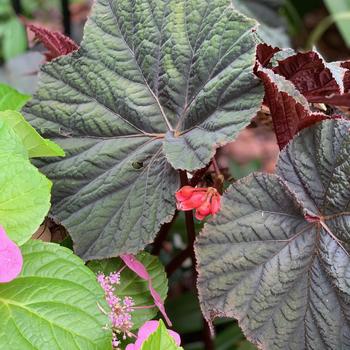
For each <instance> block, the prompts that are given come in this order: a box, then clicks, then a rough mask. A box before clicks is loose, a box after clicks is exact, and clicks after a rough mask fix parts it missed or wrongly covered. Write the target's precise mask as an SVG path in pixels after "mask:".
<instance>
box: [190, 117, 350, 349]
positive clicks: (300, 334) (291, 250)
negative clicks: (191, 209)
mask: <svg viewBox="0 0 350 350" xmlns="http://www.w3.org/2000/svg"><path fill="white" fill-rule="evenodd" d="M349 128H350V122H348V121H344V120H338V121H325V122H322V123H318V124H317V125H316V126H314V127H312V128H308V129H305V130H304V131H302V132H301V133H300V134H299V135H298V136H297V137H296V138H295V139H294V140H293V141H292V142H291V143H290V144H288V146H287V147H286V148H285V149H284V150H283V151H282V152H281V155H280V158H279V161H278V166H277V175H267V174H254V175H251V176H249V177H247V178H245V179H242V180H240V181H238V182H237V183H235V184H234V185H232V186H231V187H230V189H229V190H228V191H227V192H226V193H225V195H224V202H223V208H222V211H221V212H220V213H219V214H218V216H217V218H216V219H215V220H213V222H211V223H208V224H207V225H206V226H205V228H204V230H203V232H202V234H201V235H200V237H199V239H198V241H197V243H196V255H197V259H198V270H199V280H198V287H199V293H200V300H201V305H202V309H203V311H204V314H205V315H206V317H207V318H208V319H213V318H214V317H217V316H224V315H225V316H229V317H234V318H237V319H238V321H239V323H240V326H241V327H242V329H243V331H244V333H245V335H246V336H247V338H248V339H249V340H251V341H252V342H253V343H255V344H257V345H258V347H259V348H260V349H269V350H275V349H276V350H277V349H288V350H304V349H305V350H306V349H347V348H348V347H349V346H350V340H349V339H350V337H349V335H350V326H349V322H348V319H349V316H350V302H349V295H350V284H349V279H348V277H347V274H348V270H349V266H350V265H349V264H350V258H349V251H350V249H349V247H350V245H349V243H350V237H349V227H350V214H349V212H350V211H349V209H350V207H349V206H350V204H349V203H350V190H349V177H350V161H349V159H350V158H349V154H350V134H349Z"/></svg>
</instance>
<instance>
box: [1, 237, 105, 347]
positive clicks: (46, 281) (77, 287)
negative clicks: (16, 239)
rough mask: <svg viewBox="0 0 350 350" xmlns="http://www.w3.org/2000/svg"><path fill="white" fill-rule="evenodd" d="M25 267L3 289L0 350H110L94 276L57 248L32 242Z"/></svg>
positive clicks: (25, 255)
mask: <svg viewBox="0 0 350 350" xmlns="http://www.w3.org/2000/svg"><path fill="white" fill-rule="evenodd" d="M22 253H23V259H24V266H23V270H22V273H21V275H20V276H19V277H18V278H17V279H15V280H14V281H12V282H10V283H7V284H4V285H0V313H1V318H0V348H2V349H7V350H18V349H23V350H27V349H28V350H29V349H37V350H47V349H50V350H61V349H69V350H108V349H111V339H112V335H111V331H110V330H107V329H106V328H105V325H106V324H108V318H107V317H106V315H104V314H103V313H102V312H101V311H100V309H99V307H98V305H100V306H101V307H106V305H105V301H104V299H103V290H102V289H101V288H100V286H99V285H98V283H97V281H96V278H95V275H94V274H93V273H92V272H91V271H90V270H89V269H88V268H87V267H85V266H84V264H83V262H82V261H81V260H80V259H79V258H78V257H76V256H74V255H73V253H72V251H70V250H68V249H66V248H62V247H60V246H58V245H56V244H51V243H44V242H41V241H29V242H28V243H26V244H25V245H23V246H22Z"/></svg>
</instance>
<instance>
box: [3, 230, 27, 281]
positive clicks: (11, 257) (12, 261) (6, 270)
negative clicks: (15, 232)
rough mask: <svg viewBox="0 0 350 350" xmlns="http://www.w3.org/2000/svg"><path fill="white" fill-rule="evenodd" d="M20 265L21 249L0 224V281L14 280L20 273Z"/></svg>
mask: <svg viewBox="0 0 350 350" xmlns="http://www.w3.org/2000/svg"><path fill="white" fill-rule="evenodd" d="M22 266H23V258H22V254H21V250H20V249H19V248H18V246H17V245H16V244H15V243H14V242H12V241H11V240H10V238H8V237H7V235H6V232H5V230H4V229H3V228H2V227H1V226H0V283H7V282H11V281H12V280H14V279H15V278H16V277H17V276H18V275H19V274H20V272H21V270H22Z"/></svg>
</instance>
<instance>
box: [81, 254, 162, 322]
mask: <svg viewBox="0 0 350 350" xmlns="http://www.w3.org/2000/svg"><path fill="white" fill-rule="evenodd" d="M137 259H138V260H139V261H141V262H142V263H143V264H144V266H145V267H146V269H147V271H148V273H149V275H150V276H151V279H152V285H153V287H154V288H155V290H156V291H157V292H158V293H159V294H160V296H161V297H162V298H163V300H165V299H166V297H167V293H168V280H167V277H166V274H165V272H164V267H163V265H162V263H161V262H160V261H159V259H158V258H157V257H156V256H152V255H150V254H148V253H146V252H141V253H139V254H138V255H137ZM88 266H89V267H90V268H91V269H92V270H93V271H94V272H96V273H98V272H103V273H105V274H110V273H111V272H115V271H119V270H120V269H121V268H122V267H123V266H125V264H124V263H123V261H122V260H121V259H120V258H113V259H108V260H99V261H91V262H89V264H88ZM120 278H121V283H120V285H118V286H116V289H115V293H116V295H117V296H118V297H120V298H124V297H125V296H129V297H132V298H133V300H134V301H135V306H150V305H153V304H154V301H153V298H152V296H151V294H150V291H149V287H148V282H147V281H145V280H143V279H141V278H140V277H138V276H137V275H136V274H135V272H133V271H131V270H130V269H128V268H126V269H124V270H123V271H122V272H121V274H120ZM157 313H158V309H157V308H156V307H154V308H149V309H136V310H135V311H133V312H132V321H133V323H134V327H133V329H138V328H140V327H141V326H142V325H143V324H144V323H145V322H146V321H148V320H150V319H151V318H153V317H155V316H156V315H157Z"/></svg>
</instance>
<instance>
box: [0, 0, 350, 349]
mask: <svg viewBox="0 0 350 350" xmlns="http://www.w3.org/2000/svg"><path fill="white" fill-rule="evenodd" d="M232 1H233V4H234V6H236V7H237V9H239V10H240V11H241V12H243V13H245V14H246V15H248V16H251V17H254V18H256V19H257V20H258V21H259V22H260V24H261V25H260V27H259V30H258V34H259V36H260V37H261V38H262V40H265V41H267V42H269V43H271V44H272V45H276V46H280V47H293V48H295V49H299V50H307V49H310V48H316V49H317V50H318V51H319V52H320V53H321V54H322V55H323V56H324V57H325V58H326V59H327V60H330V61H337V60H343V59H347V58H349V57H350V0H232ZM91 3H92V1H90V0H0V81H1V82H6V83H9V84H11V85H12V86H14V87H16V88H17V89H19V90H20V91H22V92H25V93H33V92H34V91H35V87H36V79H37V72H38V70H39V67H40V64H42V62H43V56H42V55H41V54H40V53H38V51H39V52H40V51H42V50H43V47H41V45H40V44H38V43H36V42H35V41H34V36H33V35H32V33H29V32H27V30H26V28H25V25H26V24H28V23H34V24H39V25H42V26H45V27H47V28H48V29H51V30H58V31H61V32H63V33H65V34H66V35H69V36H71V37H72V38H73V40H75V41H76V42H77V43H79V42H80V40H81V38H82V32H83V26H84V23H85V21H86V18H87V16H88V14H89V11H90V8H91ZM278 152H279V150H278V147H277V144H276V140H275V136H274V132H273V129H272V126H271V120H270V118H269V115H268V112H267V113H265V112H264V111H261V112H260V113H259V115H258V116H257V117H256V118H255V119H254V120H253V122H252V123H251V125H250V126H249V127H248V128H247V129H245V130H243V131H242V133H241V134H240V135H239V137H238V139H237V140H236V141H235V142H233V143H230V144H228V145H226V146H224V147H223V148H221V149H220V150H218V154H217V160H218V163H219V165H220V168H221V170H222V171H223V173H224V174H225V177H226V180H227V183H230V182H231V181H235V180H237V179H239V178H241V177H244V176H246V175H248V174H249V173H251V172H254V171H266V172H274V169H275V163H276V158H277V156H278ZM210 171H212V169H209V173H210ZM174 220H175V221H174V223H173V225H172V228H171V231H170V234H168V235H167V238H166V240H165V241H162V240H160V239H159V237H158V239H156V241H155V243H154V244H153V245H151V246H150V247H149V251H150V252H153V253H154V254H159V255H160V257H161V259H162V261H163V263H164V265H166V266H167V272H168V275H169V277H170V281H169V283H170V292H169V298H168V300H167V304H166V307H167V310H168V313H169V316H170V318H171V319H172V321H173V323H174V328H175V330H176V331H177V332H179V333H180V334H181V335H182V338H183V343H184V348H185V350H202V349H206V350H210V349H213V348H214V349H216V350H253V349H255V347H254V346H253V345H251V344H250V343H249V342H248V341H247V340H246V339H245V338H244V336H243V334H242V332H241V331H240V329H239V327H238V325H237V323H235V322H233V321H232V320H226V319H221V320H218V321H217V322H216V323H215V331H216V334H215V338H214V341H213V342H214V344H212V345H210V346H208V344H206V345H205V344H204V343H206V340H205V339H206V338H205V336H203V334H205V333H207V332H204V331H203V319H202V316H201V311H200V307H199V304H198V300H197V297H196V289H195V281H194V279H193V270H192V266H191V259H190V257H189V256H186V255H183V256H182V258H181V259H180V260H179V259H177V258H176V257H177V256H178V254H180V253H181V252H182V251H183V250H184V249H185V248H186V246H187V242H186V235H185V229H184V227H185V221H184V216H183V215H182V214H179V215H177V216H176V217H175V219H174ZM201 225H202V224H201V223H199V222H197V223H196V228H197V231H199V230H200V228H201ZM55 229H57V227H53V228H52V229H51V233H52V235H51V236H52V237H59V238H52V239H56V240H58V241H60V240H62V239H63V238H64V236H65V233H64V232H63V233H62V234H61V233H58V234H57V232H56V233H54V230H55ZM161 234H162V233H160V235H161ZM51 236H50V237H51ZM160 241H161V242H162V244H159V242H160ZM62 244H63V245H65V246H67V247H70V248H71V247H72V244H71V241H70V239H69V238H65V239H64V240H63V242H62ZM177 267H179V268H177ZM176 268H177V269H176Z"/></svg>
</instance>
